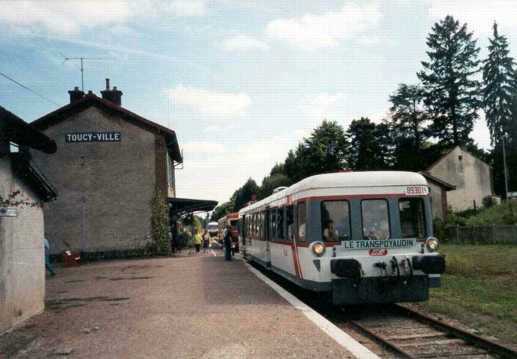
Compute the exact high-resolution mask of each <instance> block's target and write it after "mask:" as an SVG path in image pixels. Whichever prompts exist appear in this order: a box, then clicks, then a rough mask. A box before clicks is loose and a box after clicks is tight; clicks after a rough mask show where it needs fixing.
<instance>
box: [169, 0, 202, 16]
mask: <svg viewBox="0 0 517 359" xmlns="http://www.w3.org/2000/svg"><path fill="white" fill-rule="evenodd" d="M169 9H170V10H171V12H172V13H173V14H174V15H176V16H203V15H205V13H206V2H205V1H203V0H175V1H173V2H172V3H171V4H170V5H169Z"/></svg>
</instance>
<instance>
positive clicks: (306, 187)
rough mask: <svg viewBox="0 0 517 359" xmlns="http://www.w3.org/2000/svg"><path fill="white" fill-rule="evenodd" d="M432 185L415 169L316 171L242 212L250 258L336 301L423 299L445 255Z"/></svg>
mask: <svg viewBox="0 0 517 359" xmlns="http://www.w3.org/2000/svg"><path fill="white" fill-rule="evenodd" d="M431 205H432V204H431V197H430V190H429V186H428V184H427V182H426V180H425V178H424V177H423V176H422V175H421V174H419V173H414V172H404V171H365V172H339V173H328V174H321V175H315V176H312V177H308V178H306V179H303V180H301V181H300V182H298V183H296V184H294V185H292V186H290V187H287V188H282V189H280V190H279V191H276V192H274V193H273V194H272V195H270V196H269V197H267V198H265V199H262V200H260V201H258V202H255V203H253V204H251V205H249V206H247V207H245V208H242V209H241V210H240V211H239V228H240V230H239V232H240V235H239V241H240V245H241V248H242V251H243V253H244V254H245V257H246V259H247V260H248V261H250V262H254V263H256V264H257V265H259V266H262V267H263V268H265V269H266V270H270V271H273V272H275V273H277V274H278V275H280V276H282V277H284V278H286V279H287V280H289V281H291V282H293V283H294V284H296V285H298V286H299V287H302V288H304V289H307V290H310V291H313V292H318V293H319V294H321V295H322V296H323V297H325V298H328V300H329V301H330V302H331V303H332V304H334V305H355V304H375V303H396V302H419V301H425V300H427V299H428V298H429V289H430V288H433V287H439V286H440V282H441V274H443V273H444V271H445V259H444V257H443V256H442V255H440V254H439V253H438V246H439V241H438V239H437V238H436V237H434V235H433V222H432V210H431Z"/></svg>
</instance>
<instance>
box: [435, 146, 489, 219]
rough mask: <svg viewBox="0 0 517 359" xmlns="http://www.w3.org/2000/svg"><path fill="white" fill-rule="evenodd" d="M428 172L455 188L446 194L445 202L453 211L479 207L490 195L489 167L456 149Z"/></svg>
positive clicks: (467, 153)
mask: <svg viewBox="0 0 517 359" xmlns="http://www.w3.org/2000/svg"><path fill="white" fill-rule="evenodd" d="M428 172H429V173H430V174H431V175H433V176H435V177H438V178H440V179H442V180H444V181H446V182H449V183H450V184H453V185H455V186H456V189H455V190H454V191H450V192H447V202H448V204H449V206H450V207H451V208H452V209H453V210H454V211H463V210H466V209H469V208H474V206H476V207H478V208H479V207H481V206H482V205H483V198H485V197H486V196H490V195H492V178H491V171H490V166H488V165H487V164H486V163H484V162H483V161H481V160H479V159H477V158H476V157H474V156H472V155H471V154H470V153H469V152H466V151H463V150H462V149H461V148H460V147H456V148H455V149H454V150H452V151H451V152H450V153H449V154H447V155H446V156H445V157H444V158H442V159H441V160H440V162H438V163H437V164H436V165H434V166H433V167H432V168H430V169H429V170H428Z"/></svg>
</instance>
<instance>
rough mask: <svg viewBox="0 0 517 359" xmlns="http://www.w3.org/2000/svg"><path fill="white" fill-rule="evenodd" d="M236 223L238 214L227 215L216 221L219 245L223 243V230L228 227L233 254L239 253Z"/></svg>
mask: <svg viewBox="0 0 517 359" xmlns="http://www.w3.org/2000/svg"><path fill="white" fill-rule="evenodd" d="M238 222H239V213H238V212H232V213H228V214H227V215H226V216H224V217H222V218H220V219H219V221H218V231H219V242H220V243H221V244H222V243H223V241H224V233H225V229H227V228H228V227H230V234H231V236H232V243H233V248H234V250H235V252H239V230H238Z"/></svg>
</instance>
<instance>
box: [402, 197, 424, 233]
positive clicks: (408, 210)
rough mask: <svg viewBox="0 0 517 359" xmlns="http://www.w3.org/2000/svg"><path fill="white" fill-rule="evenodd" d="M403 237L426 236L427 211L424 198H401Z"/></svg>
mask: <svg viewBox="0 0 517 359" xmlns="http://www.w3.org/2000/svg"><path fill="white" fill-rule="evenodd" d="M399 213H400V229H401V232H402V238H425V212H424V201H423V200H422V198H405V199H401V200H399Z"/></svg>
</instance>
